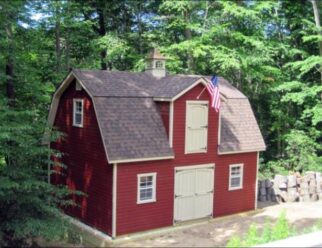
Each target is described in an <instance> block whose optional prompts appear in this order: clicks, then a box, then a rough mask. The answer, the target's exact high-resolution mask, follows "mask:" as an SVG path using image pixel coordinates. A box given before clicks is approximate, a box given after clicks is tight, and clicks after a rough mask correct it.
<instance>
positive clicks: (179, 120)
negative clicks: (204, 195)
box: [117, 85, 257, 235]
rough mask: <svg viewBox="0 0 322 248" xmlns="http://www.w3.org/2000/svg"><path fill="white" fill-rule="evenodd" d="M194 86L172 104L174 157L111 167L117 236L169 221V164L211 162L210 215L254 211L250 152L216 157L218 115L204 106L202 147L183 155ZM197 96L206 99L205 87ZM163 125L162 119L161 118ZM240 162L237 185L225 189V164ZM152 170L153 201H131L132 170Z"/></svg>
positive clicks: (171, 203)
mask: <svg viewBox="0 0 322 248" xmlns="http://www.w3.org/2000/svg"><path fill="white" fill-rule="evenodd" d="M202 90H203V86H202V85H198V86H196V87H195V88H193V89H192V90H190V91H189V92H187V93H186V94H184V95H183V96H182V97H180V98H179V99H178V100H177V101H176V102H175V103H174V126H173V130H174V133H173V148H174V152H175V159H174V160H161V161H150V162H137V163H126V164H119V165H118V166H117V167H118V169H117V235H121V234H126V233H131V232H138V231H143V230H148V229H152V228H159V227H164V226H170V225H172V224H173V207H174V167H177V166H188V165H198V164H207V163H215V179H214V182H215V191H214V217H216V216H221V215H226V214H232V213H237V212H241V211H246V210H251V209H254V203H255V180H256V163H257V154H256V153H244V154H234V155H220V156H218V155H217V141H218V133H217V132H218V113H216V112H215V111H214V110H213V109H212V108H209V117H208V122H209V123H208V124H209V125H208V126H209V128H208V151H207V153H199V154H187V155H185V154H184V142H185V113H186V101H187V100H197V99H196V97H197V96H198V95H199V93H200V92H201V91H202ZM200 100H208V101H210V97H209V95H208V93H207V92H206V91H204V93H203V94H202V95H201V97H200ZM166 123H168V122H166ZM233 163H244V180H243V181H244V183H243V189H241V190H235V191H228V183H229V165H230V164H233ZM150 172H157V182H156V185H157V186H156V187H157V189H156V199H157V201H156V202H154V203H146V204H137V203H136V201H137V174H140V173H150Z"/></svg>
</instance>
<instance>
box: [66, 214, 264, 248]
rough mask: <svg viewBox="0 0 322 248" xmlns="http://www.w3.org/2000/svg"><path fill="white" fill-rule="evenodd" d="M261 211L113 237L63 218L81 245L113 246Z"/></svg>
mask: <svg viewBox="0 0 322 248" xmlns="http://www.w3.org/2000/svg"><path fill="white" fill-rule="evenodd" d="M262 211H263V210H261V209H257V210H251V211H247V212H243V213H238V214H232V215H227V216H222V217H216V218H212V217H211V218H203V219H198V220H191V221H184V222H180V223H176V224H175V225H173V226H168V227H162V228H157V229H152V230H147V231H142V232H136V233H132V234H126V235H120V236H118V237H116V238H114V239H113V238H112V237H110V236H108V235H107V234H105V233H103V232H101V231H99V230H97V229H95V228H93V227H90V226H88V225H86V224H84V223H82V222H80V221H79V220H76V219H74V218H72V217H70V216H66V215H65V216H64V218H67V219H68V220H69V222H70V223H71V225H72V226H73V231H74V232H75V231H76V232H77V233H78V234H79V235H80V236H81V243H82V244H83V245H86V246H95V247H106V246H113V245H116V244H119V243H123V242H129V241H134V240H137V239H141V238H145V239H146V238H149V237H153V236H158V235H163V234H166V233H170V232H173V231H177V230H182V229H189V228H191V227H196V226H200V225H205V224H207V223H215V222H220V221H223V220H227V219H230V218H234V217H246V216H251V215H254V214H256V213H259V212H262Z"/></svg>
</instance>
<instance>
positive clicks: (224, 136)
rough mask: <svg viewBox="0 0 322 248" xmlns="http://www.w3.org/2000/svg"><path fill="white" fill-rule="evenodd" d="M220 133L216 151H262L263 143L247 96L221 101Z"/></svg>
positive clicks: (263, 148)
mask: <svg viewBox="0 0 322 248" xmlns="http://www.w3.org/2000/svg"><path fill="white" fill-rule="evenodd" d="M220 111H221V134H220V145H219V147H218V151H219V152H220V153H227V152H236V151H244V152H246V151H263V150H265V143H264V140H263V138H262V134H261V132H260V130H259V127H258V125H257V122H256V119H255V116H254V113H253V111H252V108H251V106H250V103H249V101H248V99H247V98H235V99H232V98H231V99H226V100H225V101H224V102H223V101H222V102H221V108H220Z"/></svg>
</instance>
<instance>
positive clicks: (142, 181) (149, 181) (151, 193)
mask: <svg viewBox="0 0 322 248" xmlns="http://www.w3.org/2000/svg"><path fill="white" fill-rule="evenodd" d="M156 175H157V174H156V173H149V174H139V175H138V192H137V194H138V196H137V203H138V204H141V203H148V202H155V201H156V197H155V195H156V194H155V191H156Z"/></svg>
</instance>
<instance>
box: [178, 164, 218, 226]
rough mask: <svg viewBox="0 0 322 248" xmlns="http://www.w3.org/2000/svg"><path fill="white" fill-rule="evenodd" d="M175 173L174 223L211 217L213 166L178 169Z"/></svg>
mask: <svg viewBox="0 0 322 248" xmlns="http://www.w3.org/2000/svg"><path fill="white" fill-rule="evenodd" d="M175 173H176V174H175V199H174V220H175V222H179V221H185V220H193V219H198V218H204V217H208V216H212V212H213V195H214V194H213V192H214V168H213V166H212V165H211V166H206V167H205V166H202V167H201V168H198V166H197V167H191V168H184V169H181V168H178V169H177V170H176V171H175Z"/></svg>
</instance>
